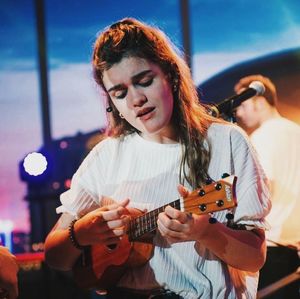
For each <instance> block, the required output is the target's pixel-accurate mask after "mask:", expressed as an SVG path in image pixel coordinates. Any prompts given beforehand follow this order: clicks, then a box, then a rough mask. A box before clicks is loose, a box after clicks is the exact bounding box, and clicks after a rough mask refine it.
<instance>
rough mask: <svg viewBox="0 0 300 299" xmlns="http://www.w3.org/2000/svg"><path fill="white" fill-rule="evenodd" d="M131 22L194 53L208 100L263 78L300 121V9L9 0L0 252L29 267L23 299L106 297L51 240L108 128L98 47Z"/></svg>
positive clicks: (146, 0) (241, 3) (203, 0)
mask: <svg viewBox="0 0 300 299" xmlns="http://www.w3.org/2000/svg"><path fill="white" fill-rule="evenodd" d="M128 16H129V17H135V18H138V19H140V20H142V21H146V22H148V23H150V24H153V25H156V26H158V27H160V28H161V29H162V30H164V31H165V32H166V33H167V34H168V35H169V37H170V38H171V40H172V41H173V42H174V43H175V44H176V45H177V46H178V47H179V48H180V49H181V50H182V51H183V52H184V53H185V57H186V60H187V62H188V63H189V65H190V67H191V70H192V74H193V78H194V81H195V85H197V87H198V90H199V95H200V98H201V100H202V101H203V102H205V103H218V102H220V101H222V100H224V99H225V98H227V97H229V96H231V95H233V85H234V83H235V82H236V81H237V79H238V78H240V77H242V76H244V75H247V74H255V73H261V74H264V75H266V76H269V77H270V78H271V79H272V80H273V81H274V82H275V84H276V85H277V88H278V94H279V111H280V112H281V114H282V115H284V116H286V117H287V118H289V119H291V120H294V121H296V122H298V123H299V124H300V1H299V0H284V1H283V0H272V1H271V0H270V1H261V0H160V1H159V2H156V1H152V0H143V1H141V0H131V1H121V0H115V1H111V0H90V1H84V0H72V1H70V0H65V1H60V0H26V1H24V0H0V157H1V159H0V244H3V245H5V246H7V247H9V248H10V250H11V251H12V252H13V253H15V254H16V255H17V257H18V260H19V262H20V264H21V265H23V267H22V270H21V274H20V277H21V278H20V282H21V284H22V286H23V287H22V288H21V291H20V298H60V297H59V296H63V297H61V298H85V297H86V298H91V296H92V297H93V296H95V294H92V293H90V292H83V293H81V292H75V291H74V290H75V288H74V286H73V282H72V280H71V279H70V277H69V275H68V274H62V273H58V272H55V271H53V270H50V269H48V268H47V266H46V265H45V264H44V263H43V241H44V239H45V236H46V234H47V233H48V232H49V230H50V228H51V227H52V226H53V224H54V223H55V222H56V220H57V218H58V216H57V214H56V213H55V208H56V207H57V206H58V205H59V194H60V193H61V192H63V191H65V190H66V189H67V188H68V187H69V185H70V179H71V177H72V175H73V173H74V172H75V170H76V169H77V167H78V166H79V164H80V162H81V161H82V159H83V158H84V156H85V155H86V154H87V153H88V151H89V150H90V149H91V148H92V146H93V145H94V144H95V143H96V142H97V138H98V136H99V134H100V133H101V131H102V130H103V129H104V128H105V125H106V118H105V113H104V111H105V103H104V100H103V96H102V95H101V92H100V90H98V89H97V87H96V85H95V83H94V81H93V78H92V72H91V63H90V62H91V53H92V47H93V42H94V40H95V37H96V36H97V32H99V31H101V30H102V29H103V28H104V27H106V26H107V25H109V24H110V23H112V22H115V21H117V20H119V19H121V18H124V17H128ZM34 152H36V153H39V154H33V153H34ZM41 273H42V275H41ZM37 281H38V282H40V284H39V286H38V287H35V288H34V289H35V291H33V287H32V286H33V283H34V284H35V285H36V282H37ZM53 285H55V286H56V287H57V286H60V285H61V286H62V287H64V288H65V289H66V290H69V291H66V292H65V293H64V292H60V294H59V295H58V294H57V292H54V291H53V290H52V286H53ZM68 286H69V287H68ZM68 296H69V297H68Z"/></svg>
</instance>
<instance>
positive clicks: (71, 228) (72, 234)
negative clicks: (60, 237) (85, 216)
mask: <svg viewBox="0 0 300 299" xmlns="http://www.w3.org/2000/svg"><path fill="white" fill-rule="evenodd" d="M76 221H77V219H74V220H73V221H72V222H71V223H70V225H69V239H70V240H71V243H72V244H73V246H74V247H75V248H77V249H79V250H84V249H85V246H82V245H80V244H79V243H78V241H77V239H76V237H75V232H74V224H75V222H76Z"/></svg>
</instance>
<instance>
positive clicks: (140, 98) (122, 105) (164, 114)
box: [103, 57, 176, 143]
mask: <svg viewBox="0 0 300 299" xmlns="http://www.w3.org/2000/svg"><path fill="white" fill-rule="evenodd" d="M103 83H104V86H105V89H106V90H107V92H108V93H109V96H110V98H111V100H112V102H113V103H114V105H115V107H116V108H117V109H118V111H119V112H120V114H122V115H123V117H124V118H125V119H126V121H128V122H129V123H130V124H131V125H132V126H133V127H135V128H136V129H137V130H139V131H140V132H141V133H142V136H143V137H144V138H146V139H150V140H153V141H157V142H161V143H165V142H174V141H176V138H175V137H176V135H175V134H174V131H173V128H172V125H171V117H172V113H173V104H174V100H173V93H172V88H171V86H170V82H169V80H168V78H167V76H166V75H165V74H164V73H163V71H162V69H161V68H160V67H159V66H158V65H156V64H153V63H151V62H149V61H148V60H146V59H142V58H138V57H128V58H123V59H122V60H121V61H120V62H119V63H116V64H114V65H113V66H112V67H111V68H110V69H109V70H106V71H104V73H103Z"/></svg>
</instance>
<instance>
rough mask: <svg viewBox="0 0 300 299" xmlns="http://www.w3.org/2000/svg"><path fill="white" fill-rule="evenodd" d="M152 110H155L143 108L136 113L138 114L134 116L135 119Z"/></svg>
mask: <svg viewBox="0 0 300 299" xmlns="http://www.w3.org/2000/svg"><path fill="white" fill-rule="evenodd" d="M154 109H155V107H147V108H143V109H141V110H139V111H138V113H137V114H136V117H142V116H144V115H146V114H148V113H150V112H152V111H153V110H154Z"/></svg>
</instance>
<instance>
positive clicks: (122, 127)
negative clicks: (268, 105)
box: [93, 18, 218, 188]
mask: <svg viewBox="0 0 300 299" xmlns="http://www.w3.org/2000/svg"><path fill="white" fill-rule="evenodd" d="M124 57H139V58H143V59H146V60H148V61H150V62H152V63H155V64H157V65H159V66H160V68H161V69H162V70H163V72H164V73H165V74H166V75H167V76H168V78H169V80H170V83H171V85H172V86H173V97H174V109H173V115H172V120H171V121H172V124H173V126H174V128H175V130H176V132H178V139H179V142H180V143H181V144H182V145H183V155H182V160H181V165H180V182H181V183H184V180H187V182H188V183H189V184H190V185H191V186H192V187H194V188H196V187H198V186H199V185H202V184H203V183H204V182H205V180H206V179H207V170H208V165H209V161H210V151H209V145H208V142H206V141H205V137H206V131H207V129H208V127H209V125H210V124H211V123H212V122H213V121H218V120H216V119H215V118H213V117H211V116H210V115H209V114H207V112H206V109H205V107H204V106H202V105H201V104H200V103H199V99H198V94H197V91H196V88H195V86H194V84H193V80H192V77H191V72H190V69H189V67H188V66H187V64H186V62H185V61H184V60H183V59H182V58H181V56H180V54H179V51H178V49H176V47H175V46H174V45H173V44H172V42H171V41H170V40H169V39H168V38H167V36H166V35H165V34H164V33H163V32H162V31H161V30H159V29H158V28H156V27H154V26H149V25H147V24H145V23H142V22H140V21H138V20H136V19H133V18H126V19H123V20H121V21H119V22H117V23H114V24H113V25H111V26H110V27H108V28H106V30H104V31H103V32H102V33H101V34H100V35H99V37H98V38H97V39H96V42H95V45H94V53H93V70H94V78H95V80H96V82H97V83H98V84H99V85H100V86H101V87H102V88H103V90H104V91H105V87H104V85H103V81H102V77H103V72H104V71H105V70H108V69H109V68H111V67H112V66H113V65H114V64H115V63H118V62H120V61H121V59H122V58H124ZM107 100H108V104H109V106H110V107H112V111H111V112H110V113H109V114H110V115H109V116H108V117H109V119H110V121H109V127H108V132H109V135H110V136H112V137H119V136H121V135H127V134H131V133H133V132H137V129H135V128H134V127H133V126H131V125H130V124H129V123H128V122H127V121H126V120H125V119H123V118H121V117H120V116H119V113H118V111H117V109H116V108H115V107H114V105H113V103H112V101H111V100H110V97H109V95H108V93H107Z"/></svg>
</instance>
